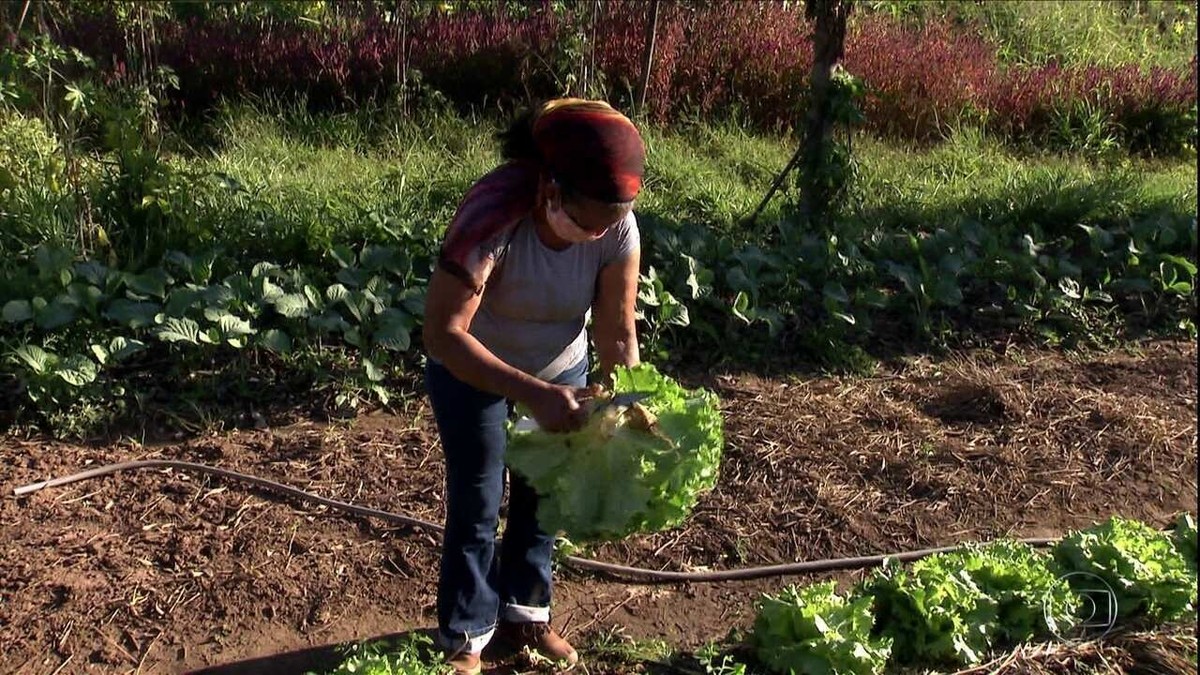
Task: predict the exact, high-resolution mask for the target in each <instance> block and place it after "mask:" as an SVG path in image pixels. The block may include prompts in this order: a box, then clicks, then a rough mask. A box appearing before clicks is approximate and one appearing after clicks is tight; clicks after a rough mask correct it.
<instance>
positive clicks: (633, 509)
mask: <svg viewBox="0 0 1200 675" xmlns="http://www.w3.org/2000/svg"><path fill="white" fill-rule="evenodd" d="M628 391H649V392H653V393H652V395H651V396H650V397H649V398H647V399H646V400H644V401H643V402H642V403H641V404H639V406H644V407H642V408H639V407H638V406H635V407H634V408H632V409H621V408H618V407H615V406H613V407H609V408H607V409H606V410H605V411H603V412H601V413H600V414H597V415H592V416H591V417H590V418H589V421H588V424H587V425H586V426H585V427H584V428H582V429H580V430H578V431H574V432H571V433H566V434H551V433H547V432H544V431H541V430H540V429H538V428H537V426H536V425H535V424H532V423H529V422H528V421H522V422H520V423H516V424H513V425H510V427H509V438H510V440H509V447H508V451H507V461H508V464H509V466H510V467H512V468H513V469H514V470H516V471H517V472H519V473H520V474H521V475H522V476H524V477H525V478H526V479H527V480H528V481H529V483H530V485H532V486H533V488H534V489H535V490H536V491H537V492H538V494H539V495H541V496H542V499H541V500H540V502H539V505H538V520H539V521H540V522H541V524H542V527H543V528H545V529H546V531H548V532H562V533H564V534H565V535H566V536H567V537H568V538H570V539H572V540H575V541H586V540H604V539H618V538H621V537H624V536H626V535H628V534H631V533H633V532H650V531H656V530H661V529H665V528H668V527H672V526H674V525H677V524H678V523H680V522H681V521H682V520H683V519H684V518H685V517H687V515H688V513H689V512H690V511H691V509H692V507H693V506H694V505H695V504H696V499H697V498H698V497H699V495H700V494H701V493H703V492H705V491H707V490H710V489H712V487H713V485H715V484H716V480H717V468H718V465H719V464H720V460H721V449H722V443H723V439H724V432H723V427H722V423H721V416H720V412H719V410H718V409H717V397H716V395H714V394H713V393H712V392H709V391H706V390H703V389H698V390H695V391H689V390H686V389H684V388H683V387H681V386H680V385H679V384H677V383H676V382H675V381H673V380H672V379H671V378H669V377H667V376H665V375H662V374H660V373H659V372H658V370H657V369H655V368H654V366H652V365H649V364H641V365H638V366H635V367H634V368H618V369H617V372H616V375H615V386H614V392H615V393H621V392H628ZM646 412H648V413H650V414H649V415H646V414H645V413H646ZM655 417H656V418H657V419H653V418H655Z"/></svg>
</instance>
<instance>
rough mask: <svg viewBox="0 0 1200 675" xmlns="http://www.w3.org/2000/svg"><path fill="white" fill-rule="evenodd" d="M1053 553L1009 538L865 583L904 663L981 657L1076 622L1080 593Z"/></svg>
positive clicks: (888, 570) (885, 571)
mask: <svg viewBox="0 0 1200 675" xmlns="http://www.w3.org/2000/svg"><path fill="white" fill-rule="evenodd" d="M1051 562H1052V561H1051V558H1050V557H1049V556H1048V555H1046V554H1044V553H1039V552H1037V551H1035V550H1033V548H1032V547H1030V546H1028V545H1026V544H1023V543H1020V542H1013V541H1004V540H1001V541H997V542H992V543H990V544H986V545H982V546H979V545H976V546H968V547H965V548H963V549H962V550H959V551H954V552H952V553H942V554H937V555H932V556H928V557H926V558H923V559H921V560H918V561H917V562H914V563H913V564H912V565H910V566H909V567H908V568H906V569H900V568H898V567H897V566H894V565H891V566H885V568H884V569H883V570H882V571H881V572H879V573H877V574H876V575H875V576H874V577H873V578H872V579H870V580H868V582H867V584H866V586H867V589H868V590H869V591H870V592H873V593H874V594H875V596H876V603H877V605H876V606H877V608H878V613H877V619H878V623H877V626H878V627H879V629H880V630H881V631H882V633H883V634H884V635H888V636H890V637H892V638H894V639H895V641H896V656H897V658H898V659H899V660H901V661H904V662H913V661H930V662H950V663H960V664H969V663H978V662H979V661H980V660H981V659H982V658H983V655H984V654H985V653H986V652H987V651H988V650H990V649H991V648H993V647H994V646H996V645H998V644H1015V643H1019V642H1024V641H1026V640H1029V639H1031V638H1035V637H1040V636H1044V635H1047V634H1049V633H1051V632H1060V631H1063V630H1066V629H1067V628H1069V627H1070V626H1072V625H1074V623H1075V622H1076V621H1077V619H1076V612H1077V611H1078V608H1079V599H1078V597H1076V596H1075V594H1074V593H1073V592H1072V591H1071V589H1070V587H1069V586H1068V585H1067V583H1066V582H1065V581H1063V580H1061V579H1060V578H1059V577H1058V575H1057V574H1056V573H1055V571H1054V570H1053V569H1052V566H1051Z"/></svg>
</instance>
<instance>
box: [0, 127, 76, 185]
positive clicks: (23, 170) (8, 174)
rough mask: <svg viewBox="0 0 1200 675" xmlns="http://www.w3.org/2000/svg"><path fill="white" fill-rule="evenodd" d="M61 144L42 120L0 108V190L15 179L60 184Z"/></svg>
mask: <svg viewBox="0 0 1200 675" xmlns="http://www.w3.org/2000/svg"><path fill="white" fill-rule="evenodd" d="M62 169H63V162H62V148H60V147H59V143H58V139H57V138H56V137H55V136H54V132H53V131H51V130H50V129H49V128H47V127H46V125H45V123H43V122H42V121H41V120H39V119H36V118H32V117H27V116H25V115H21V114H19V113H15V112H7V111H3V110H0V192H3V191H4V190H8V189H11V188H12V187H14V186H15V185H16V183H18V182H23V183H25V182H30V181H34V180H38V181H46V182H48V183H50V184H51V187H55V186H57V187H58V188H61V187H62V180H63V177H62Z"/></svg>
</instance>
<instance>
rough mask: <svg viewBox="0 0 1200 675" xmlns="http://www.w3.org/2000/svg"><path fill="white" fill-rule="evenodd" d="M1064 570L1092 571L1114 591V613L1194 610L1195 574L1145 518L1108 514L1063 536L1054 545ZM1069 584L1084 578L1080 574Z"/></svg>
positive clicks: (1168, 614)
mask: <svg viewBox="0 0 1200 675" xmlns="http://www.w3.org/2000/svg"><path fill="white" fill-rule="evenodd" d="M1054 558H1055V560H1057V561H1058V564H1059V566H1060V567H1061V569H1062V570H1063V571H1064V572H1067V573H1071V572H1083V573H1086V574H1087V575H1095V576H1096V577H1099V578H1100V579H1102V580H1103V581H1104V583H1106V584H1107V585H1108V587H1109V588H1110V589H1111V590H1112V592H1113V593H1114V594H1115V596H1116V598H1115V600H1116V607H1117V616H1118V617H1119V618H1133V617H1142V616H1144V617H1148V618H1149V619H1151V620H1153V621H1170V620H1174V619H1179V618H1183V617H1187V616H1189V615H1191V614H1192V613H1194V612H1195V611H1196V607H1195V603H1196V577H1195V575H1194V574H1193V573H1192V572H1191V571H1190V570H1189V566H1188V562H1187V559H1186V557H1185V556H1184V555H1182V554H1181V552H1180V550H1179V549H1177V548H1176V547H1175V545H1174V543H1172V540H1171V537H1170V536H1169V535H1167V534H1166V533H1164V532H1161V531H1159V530H1156V529H1154V528H1152V527H1150V526H1149V525H1146V524H1145V523H1140V522H1137V521H1133V520H1126V519H1124V518H1120V517H1117V516H1113V517H1112V518H1110V519H1108V520H1107V521H1106V522H1104V523H1102V524H1100V525H1097V526H1095V527H1091V528H1088V529H1085V530H1078V531H1075V532H1072V533H1070V534H1069V535H1067V536H1066V537H1064V538H1063V539H1062V540H1061V541H1060V542H1059V543H1058V544H1057V545H1056V546H1055V547H1054ZM1070 580H1071V582H1072V583H1073V584H1076V585H1078V584H1081V583H1084V584H1086V583H1087V579H1086V577H1085V576H1084V575H1076V576H1073V577H1071V579H1070Z"/></svg>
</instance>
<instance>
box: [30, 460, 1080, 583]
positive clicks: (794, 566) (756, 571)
mask: <svg viewBox="0 0 1200 675" xmlns="http://www.w3.org/2000/svg"><path fill="white" fill-rule="evenodd" d="M134 469H181V470H185V471H194V472H196V473H203V474H211V475H214V476H220V477H221V478H227V479H230V480H234V481H240V482H242V483H248V484H250V485H254V486H257V487H260V488H264V489H266V490H270V491H273V492H277V493H280V494H285V495H288V496H290V497H295V498H297V499H302V500H305V501H310V502H316V503H317V504H323V505H325V506H328V507H329V508H331V509H336V510H338V511H345V512H347V513H353V514H356V515H359V516H366V517H368V518H379V519H380V520H386V521H390V522H393V523H401V524H404V525H411V526H413V527H419V528H422V529H425V530H430V531H434V532H438V533H440V532H442V526H441V525H438V524H436V523H431V522H429V521H427V520H421V519H420V518H414V517H412V516H405V515H401V514H398V513H391V512H389V511H380V510H379V509H372V508H370V507H366V506H356V505H354V504H347V503H346V502H340V501H338V500H336V499H329V498H327V497H321V496H320V495H315V494H312V493H311V492H305V491H304V490H301V489H300V488H297V487H292V486H290V485H284V484H283V483H277V482H275V481H273V480H268V479H266V478H259V477H258V476H251V475H249V474H244V473H240V472H237V471H230V470H229V469H221V468H219V467H215V466H209V465H207V464H197V463H195V462H184V461H179V460H174V459H144V460H138V461H133V462H120V463H118V464H107V465H105V466H100V467H96V468H94V469H88V470H86V471H80V472H79V473H73V474H71V475H69V476H62V477H59V478H53V479H50V480H44V481H40V482H37V483H31V484H29V485H25V486H23V487H19V488H15V489H14V490H13V495H14V496H16V497H22V496H25V495H29V494H32V493H34V492H37V491H39V490H44V489H46V488H52V487H59V486H61V485H69V484H71V483H77V482H79V481H84V480H88V479H91V478H99V477H101V476H107V475H109V474H114V473H118V472H120V471H131V470H134ZM1017 541H1021V542H1024V543H1026V544H1029V545H1031V546H1049V545H1051V544H1053V543H1054V542H1056V541H1058V539H1056V538H1030V539H1018V540H1017ZM959 548H961V547H960V546H941V547H938V548H925V549H920V550H916V551H905V552H902V553H890V554H884V555H869V556H857V557H852V558H829V559H825V560H809V561H805V562H798V563H785V564H781V565H766V566H761V567H746V568H742V569H734V570H721V571H717V572H668V571H663V570H653V569H646V568H643V567H627V566H625V565H616V564H613V563H606V562H600V561H598V560H590V559H588V558H580V557H578V556H566V557H565V558H563V559H562V560H563V563H564V564H566V565H567V566H568V567H571V568H573V569H576V570H582V571H587V572H597V573H600V574H604V575H607V576H609V577H613V578H616V579H620V580H624V581H627V582H630V583H647V584H653V583H682V582H687V583H702V582H715V581H746V580H749V579H764V578H767V577H781V576H791V575H797V574H811V573H814V572H831V571H834V570H848V569H860V568H865V567H875V566H878V565H882V564H883V561H884V560H885V559H887V558H892V559H894V560H896V561H898V562H909V561H911V560H916V559H917V558H923V557H925V556H927V555H931V554H934V553H945V552H947V551H955V550H958V549H959Z"/></svg>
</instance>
